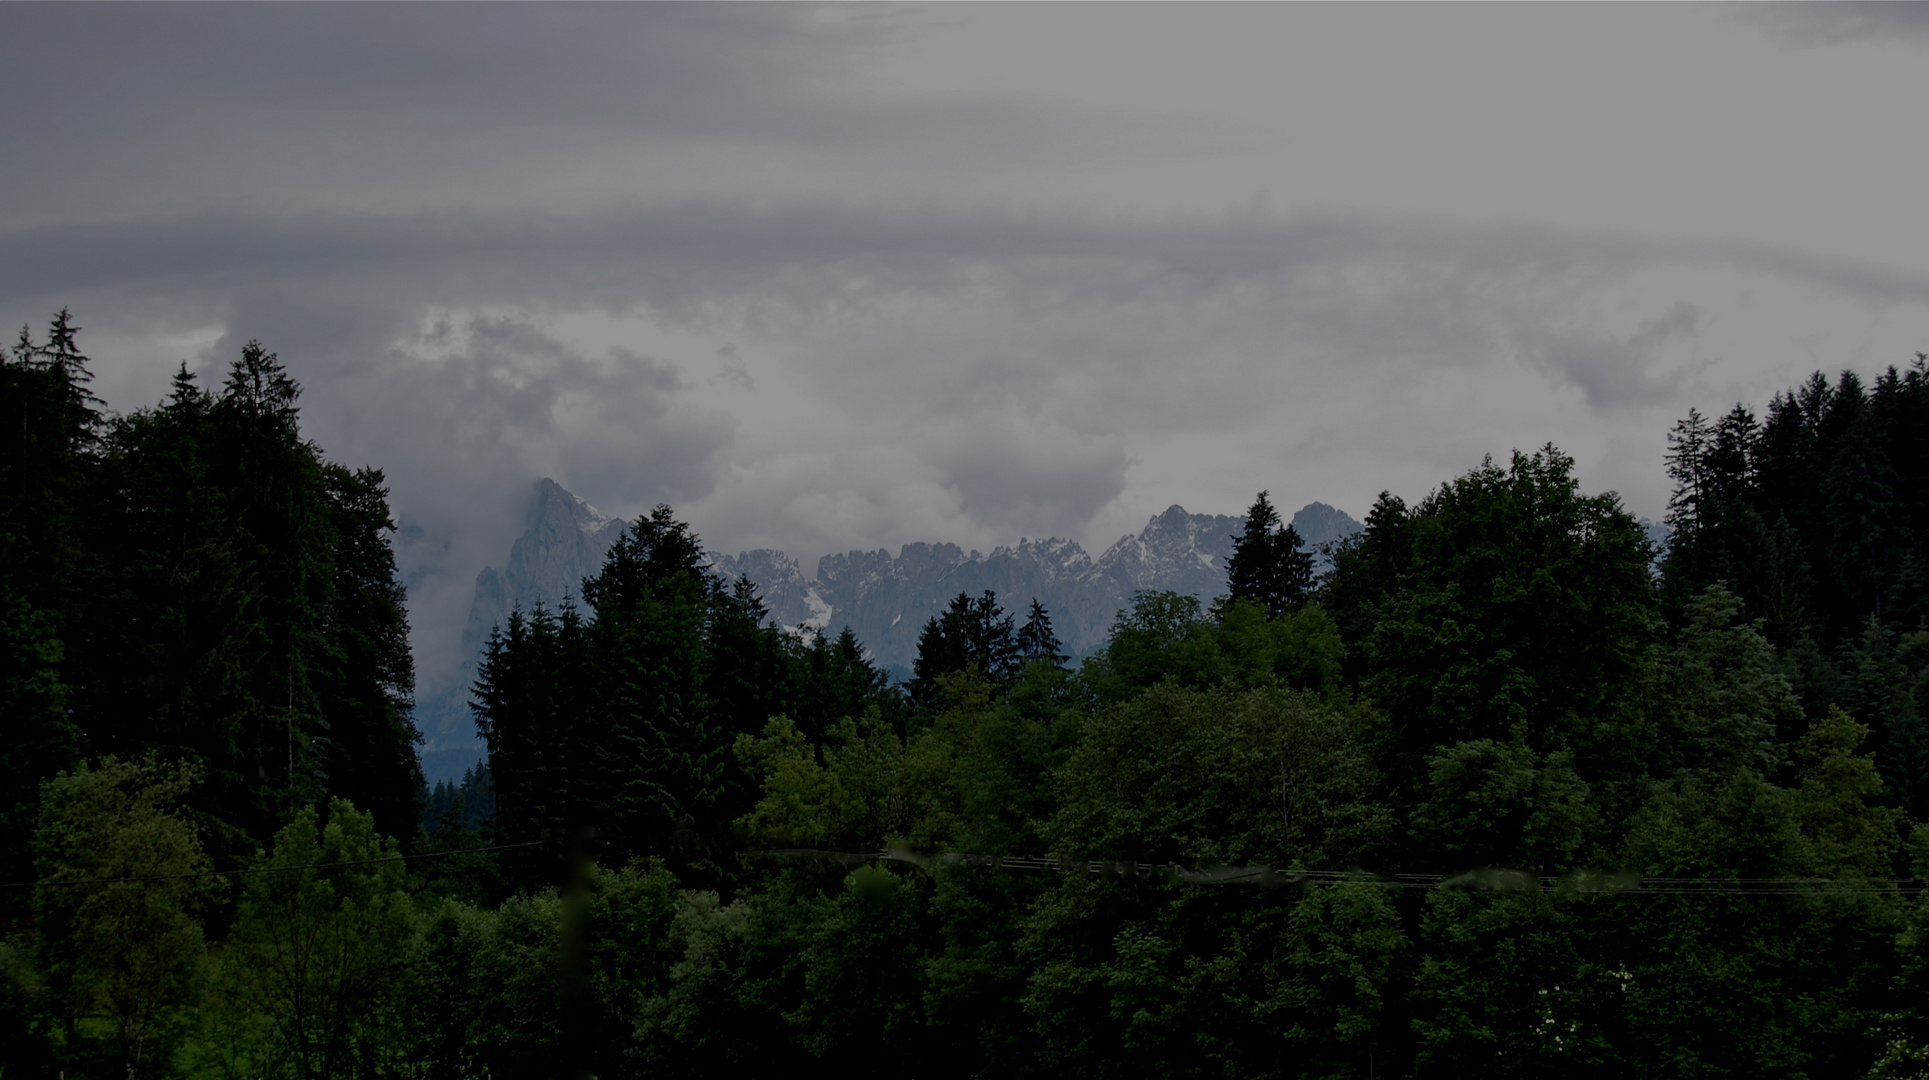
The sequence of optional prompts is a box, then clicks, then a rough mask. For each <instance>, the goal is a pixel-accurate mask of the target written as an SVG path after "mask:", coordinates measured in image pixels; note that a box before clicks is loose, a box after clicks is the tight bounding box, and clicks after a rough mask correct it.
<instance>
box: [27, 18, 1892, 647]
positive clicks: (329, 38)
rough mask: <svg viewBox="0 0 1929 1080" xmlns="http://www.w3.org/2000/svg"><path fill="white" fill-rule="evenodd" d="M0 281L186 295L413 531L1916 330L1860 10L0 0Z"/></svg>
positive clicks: (1125, 527)
mask: <svg viewBox="0 0 1929 1080" xmlns="http://www.w3.org/2000/svg"><path fill="white" fill-rule="evenodd" d="M0 41H5V42H6V43H7V45H8V48H7V50H6V53H7V56H6V60H5V63H4V64H0V134H4V136H5V139H4V142H0V153H4V155H5V160H6V165H5V167H4V168H0V317H3V318H5V319H7V320H10V321H11V324H12V325H19V324H21V323H23V322H30V323H32V324H34V325H35V327H36V329H38V328H39V327H41V326H44V323H45V321H46V319H47V317H48V316H49V315H50V314H51V312H52V311H53V310H55V309H57V308H59V307H61V306H63V305H65V306H68V307H71V308H72V309H73V311H74V312H75V314H76V316H77V321H78V322H79V323H80V324H81V325H82V326H83V327H84V328H85V332H84V334H83V336H82V343H83V345H84V346H85V347H86V349H87V351H88V352H89V353H90V354H91V355H92V356H93V357H94V358H95V363H96V372H97V377H98V378H97V389H98V390H99V391H100V393H101V394H102V395H103V396H104V397H105V398H106V399H107V400H108V402H109V403H110V405H112V406H113V407H115V408H117V409H121V410H128V409H132V408H136V407H140V406H142V405H147V404H151V403H153V402H155V401H157V400H158V399H159V397H160V395H161V393H162V392H163V388H164V386H165V383H166V380H167V378H168V376H169V375H170V373H171V372H172V371H173V369H174V367H175V365H176V364H178V363H180V362H181V361H184V360H185V361H186V362H187V363H188V365H189V366H190V367H191V368H193V369H195V370H197V371H200V372H203V373H207V374H208V375H209V376H210V377H213V376H214V373H216V372H218V371H219V370H220V369H221V368H222V367H224V366H225V365H226V364H227V363H228V362H229V360H230V359H231V358H232V357H234V356H235V355H236V354H237V353H238V351H239V348H240V345H241V343H242V342H244V341H246V340H248V339H250V338H258V339H260V340H261V341H262V342H263V343H264V344H266V345H267V346H268V347H269V348H271V349H273V350H275V351H277V352H278V353H279V354H280V355H281V357H282V359H283V361H284V362H285V363H286V364H287V365H288V367H289V368H290V369H291V371H292V372H293V373H294V374H295V376H296V377H297V379H299V380H300V381H301V383H302V384H303V385H304V386H305V388H306V393H305V395H304V399H303V400H304V405H305V408H304V412H303V421H304V425H305V430H306V431H307V433H308V434H309V435H310V436H311V437H312V438H314V439H316V440H317V441H318V442H319V443H320V444H321V445H322V446H323V447H324V449H325V450H326V451H327V453H328V454H329V455H330V456H331V457H333V458H335V459H337V460H342V461H345V462H348V463H350V464H358V465H359V464H375V465H379V466H381V467H382V468H384V469H385V470H386V471H387V474H388V477H389V480H390V483H391V486H392V502H393V505H394V507H395V509H396V511H397V513H398V514H399V515H400V516H401V517H402V518H403V519H404V520H405V521H406V522H408V523H410V524H411V525H412V526H414V527H415V528H416V529H419V535H416V534H414V533H413V532H412V534H411V535H412V537H413V539H411V541H410V542H409V543H408V544H406V545H405V546H404V547H403V549H402V552H401V555H402V558H403V561H404V563H405V566H406V569H407V570H408V572H409V574H410V575H411V578H412V580H413V581H414V582H415V586H414V608H415V611H414V618H415V622H416V625H417V634H418V645H419V647H420V652H419V663H420V664H421V665H422V668H423V672H424V674H425V676H428V677H429V678H431V679H433V678H435V677H436V675H437V673H438V672H443V671H447V670H448V669H449V668H450V666H451V664H452V663H453V653H454V642H455V635H456V633H457V631H458V630H459V626H460V621H461V618H462V616H463V615H464V614H465V613H466V611H467V607H468V603H469V598H470V589H471V586H472V582H473V580H474V576H475V573H476V571H477V570H478V569H479V568H480V567H481V566H482V565H483V564H484V563H487V562H494V563H496V564H498V565H499V564H500V563H501V561H502V560H503V558H504V556H505V555H506V553H507V548H508V544H509V542H510V540H511V539H512V538H513V537H514V535H515V534H516V533H517V532H518V531H519V529H520V526H521V522H520V521H519V519H518V515H519V514H520V512H521V507H522V503H523V500H524V499H525V498H526V492H527V490H528V484H529V482H530V481H531V480H533V479H534V478H536V477H538V476H553V477H554V478H556V479H557V480H558V481H559V482H561V483H562V484H564V485H565V486H566V487H569V488H570V489H572V490H574V491H576V492H577V493H578V494H580V495H582V496H584V497H585V498H587V499H589V500H590V501H591V502H594V503H596V504H598V505H599V506H601V507H602V508H604V509H606V510H608V511H610V512H613V513H618V514H623V515H630V514H634V513H636V512H637V511H638V510H640V509H644V508H647V507H648V506H650V505H651V504H654V503H656V502H658V501H660V500H667V501H669V502H671V503H672V504H673V505H674V506H675V507H676V509H677V511H678V513H679V515H680V516H682V517H684V518H686V519H687V520H690V521H692V522H693V523H694V525H695V526H696V528H697V530H698V531H699V532H700V533H701V534H702V535H703V537H704V538H705V540H706V541H707V542H708V543H709V544H710V545H711V546H712V547H713V548H716V549H720V550H726V551H735V550H739V549H743V548H750V547H779V548H783V549H786V550H788V551H790V552H791V553H792V554H794V555H797V556H799V557H802V558H804V559H805V560H806V566H807V568H808V567H811V566H814V564H815V559H816V557H817V556H818V555H819V554H822V553H824V552H826V551H834V550H844V549H847V548H852V547H866V548H876V547H880V546H882V547H889V548H891V549H892V550H893V551H895V549H896V546H897V545H899V544H901V543H904V542H906V541H912V540H940V539H942V540H952V541H955V542H958V543H960V544H963V545H965V546H967V547H972V546H975V547H979V548H983V549H986V550H989V549H990V548H991V547H992V546H994V545H997V544H1000V543H1011V542H1015V541H1016V540H1018V539H1019V538H1020V537H1021V536H1031V537H1040V536H1046V535H1061V536H1071V537H1074V538H1076V539H1078V540H1080V541H1082V542H1084V543H1085V544H1086V545H1087V547H1088V548H1091V549H1092V550H1093V551H1094V553H1096V551H1097V550H1098V549H1100V548H1103V547H1104V546H1105V545H1107V544H1109V543H1110V542H1111V541H1112V540H1114V539H1116V538H1117V537H1118V536H1119V535H1120V534H1121V533H1125V532H1131V531H1136V530H1137V529H1138V528H1139V527H1141V526H1142V525H1143V524H1144V522H1145V520H1146V518H1147V517H1148V516H1149V515H1151V514H1152V513H1154V512H1156V511H1158V510H1161V509H1163V508H1164V507H1166V506H1167V505H1169V504H1171V503H1174V502H1178V503H1181V504H1183V505H1185V506H1186V507H1187V508H1188V509H1191V510H1195V511H1208V512H1220V513H1238V512H1240V511H1241V510H1242V509H1243V508H1244V507H1245V505H1246V503H1247V502H1249V501H1250V499H1251V497H1252V494H1253V492H1255V491H1256V490H1258V489H1259V488H1262V487H1265V488H1270V489H1271V490H1272V492H1273V495H1274V497H1275V500H1276V501H1277V502H1279V503H1280V504H1282V505H1285V506H1287V507H1288V508H1291V507H1296V506H1298V505H1300V504H1302V503H1304V502H1307V501H1310V500H1314V499H1318V500H1322V501H1325V502H1329V503H1332V504H1334V505H1337V506H1339V507H1340V508H1342V509H1344V510H1347V511H1348V512H1350V513H1352V514H1354V515H1355V516H1358V515H1360V514H1362V513H1363V512H1364V511H1365V509H1366V508H1367V506H1368V505H1370V503H1371V501H1372V499H1373V497H1374V496H1375V494H1376V493H1377V492H1379V491H1380V490H1382V489H1391V490H1393V491H1394V492H1396V493H1399V494H1402V495H1404V496H1406V497H1408V498H1409V499H1412V498H1416V497H1418V496H1420V495H1423V494H1424V493H1425V492H1426V491H1427V490H1428V489H1430V488H1432V487H1433V486H1435V485H1437V484H1438V483H1440V482H1441V481H1442V480H1445V479H1447V478H1449V477H1451V476H1453V475H1455V474H1457V473H1460V472H1463V471H1465V470H1466V469H1468V468H1471V467H1473V466H1475V465H1477V464H1478V463H1479V462H1480V460H1481V457H1482V455H1485V454H1489V453H1492V454H1495V455H1497V456H1504V455H1505V454H1506V453H1507V452H1508V451H1509V450H1510V449H1512V448H1515V447H1521V448H1531V447H1536V446H1539V445H1541V444H1543V443H1546V442H1549V441H1552V442H1554V443H1555V444H1557V445H1559V446H1560V447H1561V448H1563V449H1564V450H1566V451H1568V452H1569V453H1571V454H1573V455H1574V457H1575V458H1576V459H1577V460H1578V462H1579V469H1580V474H1581V477H1582V481H1583V484H1584V486H1585V487H1587V488H1588V489H1590V490H1603V489H1613V490H1616V491H1619V492H1620V493H1621V494H1622V496H1623V497H1624V498H1625V500H1626V502H1627V504H1628V505H1629V506H1630V508H1632V509H1633V510H1634V511H1635V512H1636V513H1639V514H1643V515H1646V516H1650V517H1659V516H1660V515H1661V513H1662V512H1663V508H1664V504H1665V500H1666V496H1667V485H1666V479H1665V477H1664V475H1663V473H1662V453H1663V450H1664V435H1665V433H1666V431H1667V429H1668V427H1669V426H1670V424H1672V423H1673V421H1674V420H1675V419H1676V418H1678V417H1679V416H1681V415H1682V414H1683V413H1685V412H1686V410H1687V409H1688V408H1689V407H1690V406H1691V405H1698V406H1700V407H1701V408H1702V409H1703V410H1704V411H1719V410H1723V409H1725V408H1727V407H1728V406H1729V405H1731V404H1733V403H1734V402H1735V401H1737V400H1741V401H1746V402H1750V403H1752V404H1754V405H1755V406H1757V407H1758V408H1759V407H1760V406H1761V405H1762V404H1764V403H1765V401H1766V399H1767V397H1768V396H1769V395H1770V394H1771V393H1773V392H1774V391H1776V390H1777V389H1780V388H1783V387H1786V386H1788V385H1789V384H1790V383H1792V382H1793V381H1795V380H1796V379H1798V378H1800V377H1802V376H1803V375H1805V374H1806V373H1807V372H1809V371H1811V370H1814V369H1816V368H1821V369H1823V370H1826V371H1829V372H1831V373H1832V372H1836V371H1839V370H1841V369H1843V368H1853V369H1855V370H1857V371H1860V372H1862V373H1864V374H1868V373H1873V372H1875V371H1878V370H1880V369H1882V368H1884V367H1887V366H1888V365H1891V364H1896V365H1902V364H1906V363H1907V362H1909V361H1910V360H1911V359H1912V358H1913V357H1914V354H1915V352H1916V350H1918V349H1929V212H1925V205H1924V204H1925V198H1926V197H1925V194H1924V178H1925V177H1929V140H1925V139H1924V138H1923V137H1922V132H1923V118H1922V117H1923V109H1922V104H1923V101H1924V99H1925V93H1926V92H1925V89H1924V86H1925V83H1924V74H1923V72H1924V70H1925V67H1924V63H1923V61H1924V58H1925V57H1924V52H1925V48H1926V47H1929V10H1925V9H1924V8H1922V7H1917V6H1912V5H1900V4H1897V5H1881V6H1876V7H1862V6H1858V5H1851V4H1839V5H1832V6H1828V7H1802V6H1794V5H1773V6H1765V7H1756V8H1746V9H1739V8H1729V7H1721V6H1709V5H1681V6H1674V5H1669V6H1658V5H1617V6H1582V5H1568V4H1561V5H1550V6H1516V5H1504V6H1473V7H1462V6H1444V5H1443V6H1431V5H1429V6H1404V5H1392V4H1368V5H1356V6H1339V7H1324V6H1310V5H1290V6H1282V7H1262V6H1250V5H1237V6H1213V7H1208V6H1194V5H1187V6H1175V7H1165V6H1152V5H1132V6H1104V5H1086V4H1079V5H1072V6H1043V5H1021V6H1005V5H982V6H980V5H970V6H935V7H923V6H900V5H891V4H879V5H866V6H858V7H816V6H810V5H802V4H797V5H783V6H774V7H763V6H749V5H705V6H697V7H682V6H656V5H652V6H628V5H622V6H617V5H608V6H606V5H596V6H586V7H577V6H564V5H545V6H533V7H529V6H507V5H488V6H479V7H472V6H464V5H453V4H437V5H420V6H388V5H379V6H371V5H326V6H283V5H273V6H228V5H208V6H171V5H153V6H149V5H141V6H135V7H124V6H115V5H58V6H56V5H26V4H5V5H0Z"/></svg>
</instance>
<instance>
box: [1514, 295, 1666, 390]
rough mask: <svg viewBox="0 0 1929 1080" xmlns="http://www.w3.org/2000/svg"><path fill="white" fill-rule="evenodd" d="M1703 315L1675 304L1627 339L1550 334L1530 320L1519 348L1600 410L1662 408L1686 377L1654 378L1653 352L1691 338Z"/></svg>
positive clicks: (1519, 336) (1520, 333)
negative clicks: (1639, 406)
mask: <svg viewBox="0 0 1929 1080" xmlns="http://www.w3.org/2000/svg"><path fill="white" fill-rule="evenodd" d="M1700 314H1701V313H1700V310H1699V309H1698V308H1696V307H1695V306H1694V305H1693V304H1690V303H1687V302H1685V301H1677V302H1676V303H1675V305H1674V307H1672V308H1670V309H1669V311H1668V313H1667V314H1666V315H1663V316H1662V317H1660V318H1658V319H1654V320H1651V321H1649V322H1646V323H1643V324H1642V325H1641V327H1640V328H1639V329H1637V330H1635V332H1634V333H1633V334H1631V335H1629V336H1628V337H1627V339H1626V340H1621V339H1618V338H1614V337H1611V336H1606V335H1599V334H1562V333H1556V332H1551V331H1549V330H1548V329H1547V328H1546V327H1545V326H1543V325H1541V324H1540V323H1538V322H1537V321H1533V320H1527V321H1526V325H1524V326H1522V327H1520V328H1519V329H1518V330H1517V335H1516V336H1517V344H1518V346H1519V347H1520V348H1521V349H1522V350H1523V351H1524V352H1525V353H1526V354H1527V355H1528V356H1529V357H1530V358H1531V360H1532V361H1533V363H1534V364H1535V365H1536V366H1538V367H1539V368H1541V369H1542V370H1544V371H1547V372H1549V373H1552V374H1555V375H1558V376H1559V377H1560V378H1562V379H1565V380H1566V381H1568V382H1569V383H1572V384H1573V385H1574V386H1576V387H1579V388H1580V390H1581V391H1582V392H1583V393H1584V394H1586V395H1587V401H1588V404H1589V405H1591V406H1593V407H1594V408H1596V409H1600V410H1614V409H1620V408H1625V407H1628V406H1632V405H1655V404H1662V403H1665V402H1668V401H1671V400H1673V399H1674V398H1675V397H1676V396H1677V395H1678V393H1679V392H1680V389H1681V383H1682V380H1683V378H1684V376H1685V373H1684V372H1681V371H1674V372H1669V373H1667V374H1664V375H1659V376H1657V375H1655V374H1654V373H1652V371H1651V366H1652V364H1653V362H1654V353H1655V351H1656V350H1658V349H1660V348H1661V347H1662V346H1664V345H1666V344H1667V343H1668V342H1669V340H1670V339H1674V338H1680V337H1685V336H1689V335H1692V334H1693V333H1694V331H1695V323H1696V321H1697V320H1698V319H1699V318H1700Z"/></svg>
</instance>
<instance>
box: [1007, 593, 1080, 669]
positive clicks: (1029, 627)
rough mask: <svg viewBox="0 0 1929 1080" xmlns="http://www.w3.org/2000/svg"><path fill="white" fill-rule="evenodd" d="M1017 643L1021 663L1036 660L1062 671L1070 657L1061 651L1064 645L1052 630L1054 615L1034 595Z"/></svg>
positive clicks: (1019, 629)
mask: <svg viewBox="0 0 1929 1080" xmlns="http://www.w3.org/2000/svg"><path fill="white" fill-rule="evenodd" d="M1016 644H1017V646H1018V659H1019V661H1020V662H1021V663H1033V662H1036V663H1041V664H1045V665H1047V666H1049V667H1053V668H1057V669H1059V670H1061V671H1062V670H1064V668H1065V661H1066V660H1068V659H1070V657H1068V656H1067V655H1066V654H1065V653H1062V652H1060V651H1059V650H1060V649H1061V648H1062V647H1063V646H1062V645H1061V644H1060V642H1059V640H1058V635H1057V634H1056V633H1053V632H1052V617H1051V615H1050V613H1048V612H1047V611H1046V610H1045V605H1043V604H1041V603H1039V602H1038V598H1037V597H1035V596H1034V597H1032V601H1031V613H1030V614H1029V615H1028V616H1027V617H1026V619H1025V625H1023V626H1021V627H1019V628H1018V636H1017V638H1016Z"/></svg>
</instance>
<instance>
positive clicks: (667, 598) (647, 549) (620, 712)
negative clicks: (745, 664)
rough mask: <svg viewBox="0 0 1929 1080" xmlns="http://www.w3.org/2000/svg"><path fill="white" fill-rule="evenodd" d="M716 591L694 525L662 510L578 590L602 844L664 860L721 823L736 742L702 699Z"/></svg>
mask: <svg viewBox="0 0 1929 1080" xmlns="http://www.w3.org/2000/svg"><path fill="white" fill-rule="evenodd" d="M719 591H720V589H719V586H718V583H717V582H716V581H715V580H714V578H713V577H712V575H711V574H710V572H709V570H708V569H707V568H706V567H705V564H704V558H703V548H702V544H701V543H700V542H699V540H698V539H697V537H696V536H695V535H694V534H693V533H691V532H690V529H689V526H688V525H686V524H685V523H683V522H680V521H677V520H676V519H675V517H674V515H673V514H672V512H671V510H670V508H669V507H668V506H664V505H659V506H657V507H655V508H654V509H653V510H651V512H650V514H649V515H648V516H647V517H644V518H642V519H639V520H638V521H637V522H636V524H634V525H633V526H631V527H630V529H629V531H628V532H626V533H625V534H624V535H623V536H622V537H621V538H620V539H618V540H617V542H616V543H615V544H614V545H612V546H611V548H610V551H609V554H608V555H607V556H606V557H605V559H604V562H603V567H602V569H601V571H600V572H599V573H598V574H597V575H596V576H595V577H592V578H586V579H584V581H583V598H584V600H585V601H586V602H587V603H588V604H589V606H590V608H591V609H592V610H593V611H594V612H595V614H596V620H595V622H594V623H593V624H591V626H590V634H589V642H590V653H591V658H592V659H591V663H592V664H593V671H594V676H593V678H594V685H595V687H596V701H595V705H594V709H595V717H596V722H597V723H598V724H599V725H600V727H601V729H602V736H601V740H600V747H599V751H600V753H599V758H600V760H601V762H602V765H601V768H600V769H599V770H598V772H597V773H596V776H597V779H596V781H595V782H594V783H593V784H592V788H593V791H594V795H593V799H594V802H595V805H596V806H597V807H598V811H599V814H600V820H599V826H600V827H601V828H602V829H604V830H605V835H606V837H607V838H608V843H609V844H612V845H614V846H615V848H616V850H618V851H621V852H625V853H630V854H642V853H653V854H664V853H668V852H670V851H671V850H672V849H684V850H688V849H690V847H691V845H693V844H701V843H704V842H706V837H708V836H710V835H711V834H712V833H714V832H715V830H717V829H718V828H720V827H721V825H722V824H723V819H722V818H721V817H720V816H719V812H720V810H721V809H723V808H724V804H725V800H726V797H727V787H728V783H729V769H730V767H731V765H732V758H731V755H730V747H731V741H732V734H731V733H729V732H726V731H725V730H724V729H723V728H722V727H721V726H720V724H719V723H718V718H717V716H716V713H715V710H714V708H713V706H712V703H711V702H710V700H709V699H708V697H707V695H706V693H705V689H704V672H705V667H706V663H707V657H706V648H705V640H704V638H705V633H706V629H707V627H708V623H709V620H710V618H711V615H712V613H713V611H714V610H715V607H714V605H715V600H716V597H717V595H718V593H719Z"/></svg>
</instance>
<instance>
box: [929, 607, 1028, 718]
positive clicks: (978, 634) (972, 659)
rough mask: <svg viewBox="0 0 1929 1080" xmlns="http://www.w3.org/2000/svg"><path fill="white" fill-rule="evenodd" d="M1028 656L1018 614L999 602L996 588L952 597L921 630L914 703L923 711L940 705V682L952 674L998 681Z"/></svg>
mask: <svg viewBox="0 0 1929 1080" xmlns="http://www.w3.org/2000/svg"><path fill="white" fill-rule="evenodd" d="M1021 662H1022V659H1021V657H1020V655H1019V648H1018V639H1017V636H1016V634H1015V633H1014V631H1013V629H1012V617H1011V616H1010V615H1007V614H1005V609H1004V608H1001V607H999V606H998V598H997V596H995V595H993V594H992V593H991V592H990V591H988V590H987V591H986V592H985V594H984V595H983V596H979V597H975V598H974V597H971V596H967V595H965V594H964V593H959V594H958V595H957V596H954V597H952V599H951V605H950V606H949V607H947V608H945V610H944V614H942V615H937V616H933V617H932V618H931V619H929V620H927V621H926V622H925V624H924V629H923V630H922V631H920V632H919V634H918V656H917V659H916V660H915V661H914V662H913V664H912V667H911V671H912V675H913V678H912V679H911V683H910V686H909V689H910V693H911V701H912V703H913V704H914V705H916V706H917V707H918V708H920V709H924V710H927V711H928V710H932V709H935V708H937V707H939V704H940V702H939V681H940V680H941V679H942V678H944V677H945V676H947V675H957V674H959V673H961V672H970V673H972V674H974V675H976V676H978V677H979V678H981V679H984V680H987V681H989V682H991V683H993V684H1001V683H1003V682H1005V681H1007V680H1008V679H1010V678H1011V677H1012V676H1013V675H1015V674H1017V673H1018V667H1019V664H1020V663H1021Z"/></svg>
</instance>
